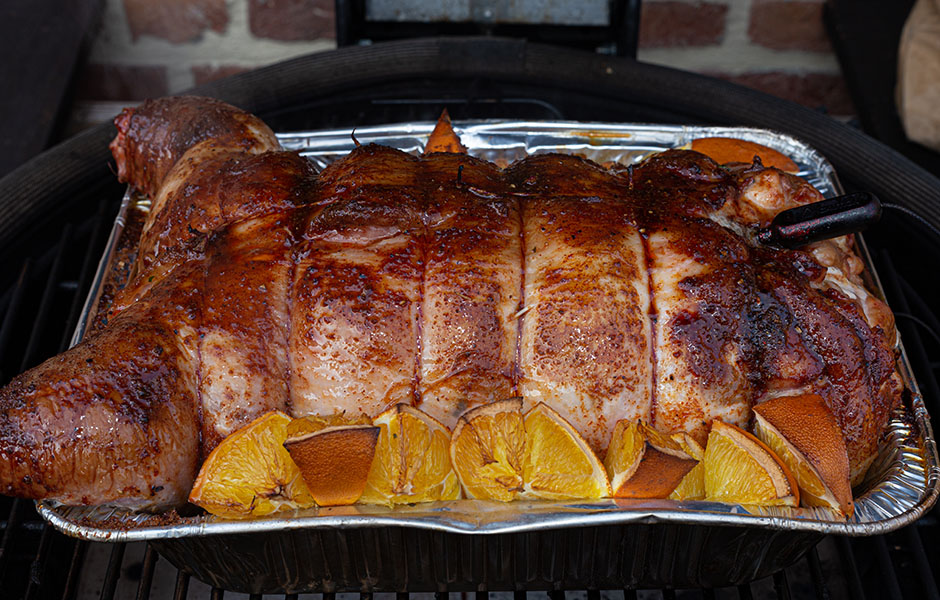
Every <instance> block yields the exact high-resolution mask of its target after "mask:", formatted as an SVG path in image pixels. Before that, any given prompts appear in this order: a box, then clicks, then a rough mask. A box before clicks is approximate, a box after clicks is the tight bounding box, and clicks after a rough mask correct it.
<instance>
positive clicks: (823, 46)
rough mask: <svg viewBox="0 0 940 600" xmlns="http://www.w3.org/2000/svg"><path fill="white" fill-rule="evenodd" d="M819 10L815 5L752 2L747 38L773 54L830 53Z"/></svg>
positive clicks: (765, 1) (809, 2)
mask: <svg viewBox="0 0 940 600" xmlns="http://www.w3.org/2000/svg"><path fill="white" fill-rule="evenodd" d="M822 7H823V5H822V3H821V2H814V1H790V2H782V1H771V0H755V2H754V4H753V5H752V6H751V18H750V22H749V23H748V36H749V37H750V38H751V41H752V42H753V43H755V44H760V45H761V46H766V47H767V48H773V49H774V50H811V51H814V52H831V51H832V48H831V47H830V45H829V38H828V37H827V36H826V30H825V28H824V26H823V21H822Z"/></svg>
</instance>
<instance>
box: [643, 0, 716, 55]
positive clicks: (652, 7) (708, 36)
mask: <svg viewBox="0 0 940 600" xmlns="http://www.w3.org/2000/svg"><path fill="white" fill-rule="evenodd" d="M727 14H728V6H727V5H725V4H713V3H704V2H696V3H688V2H644V3H643V5H642V6H641V8H640V47H641V48H665V47H676V46H680V47H681V46H708V45H713V44H720V43H721V41H722V39H723V37H724V33H725V19H726V16H727Z"/></svg>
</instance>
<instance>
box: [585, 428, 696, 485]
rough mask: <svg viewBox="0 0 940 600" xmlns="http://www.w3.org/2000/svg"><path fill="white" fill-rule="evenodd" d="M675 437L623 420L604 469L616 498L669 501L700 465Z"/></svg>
mask: <svg viewBox="0 0 940 600" xmlns="http://www.w3.org/2000/svg"><path fill="white" fill-rule="evenodd" d="M697 462H698V461H696V460H693V459H692V457H691V456H689V454H688V453H686V452H685V451H684V450H683V449H682V447H681V446H680V444H679V443H678V442H677V441H676V440H675V439H673V437H672V436H669V435H666V434H664V433H661V432H659V431H657V430H655V429H653V428H652V427H649V426H648V425H646V424H645V423H642V422H628V421H619V422H618V423H617V425H616V426H615V427H614V433H613V436H612V437H611V442H610V445H609V446H608V448H607V456H606V457H605V459H604V467H605V468H606V469H607V474H608V475H609V477H610V482H611V488H612V489H613V495H614V497H616V498H665V497H667V496H668V495H669V494H670V493H671V492H672V491H673V490H674V489H675V488H676V486H677V485H679V483H680V482H681V481H682V480H683V478H684V477H685V476H686V475H687V474H688V473H689V472H690V471H691V470H692V469H693V468H694V467H695V466H696V464H697Z"/></svg>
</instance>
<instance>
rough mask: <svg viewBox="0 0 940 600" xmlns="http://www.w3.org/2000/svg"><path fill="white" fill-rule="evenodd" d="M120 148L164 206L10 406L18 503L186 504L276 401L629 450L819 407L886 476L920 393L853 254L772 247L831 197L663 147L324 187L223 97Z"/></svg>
mask: <svg viewBox="0 0 940 600" xmlns="http://www.w3.org/2000/svg"><path fill="white" fill-rule="evenodd" d="M116 123H117V125H118V130H119V133H118V136H117V138H116V139H115V141H114V143H113V144H112V150H113V152H114V155H115V158H116V160H117V162H118V167H119V169H118V172H119V176H120V178H121V179H122V180H123V181H127V182H129V183H130V184H131V185H133V186H135V187H137V188H138V189H140V190H142V191H144V192H146V193H147V194H148V195H150V197H151V198H152V202H153V206H152V210H151V213H150V214H149V216H148V218H147V222H146V223H145V225H144V229H143V234H142V237H141V243H140V248H139V256H138V260H137V263H136V264H135V266H134V269H133V273H132V279H131V281H129V282H128V284H127V286H126V287H125V288H124V289H123V290H121V291H120V292H119V293H118V295H117V297H116V298H115V299H114V302H113V304H112V305H111V306H110V307H108V310H109V314H108V316H109V319H108V321H109V322H108V324H107V325H106V326H104V327H102V328H100V329H99V330H97V331H94V332H92V334H90V335H89V337H88V338H87V339H86V341H84V342H82V343H81V344H79V345H78V346H76V347H75V348H73V349H71V350H69V351H67V352H65V353H64V354H62V355H60V356H57V357H54V358H52V359H50V360H49V361H47V362H45V363H43V364H42V365H40V366H38V367H36V368H34V369H32V370H30V371H28V372H27V373H24V374H22V375H20V376H19V377H17V378H15V379H14V380H13V381H12V382H11V383H10V384H9V385H7V386H6V387H4V388H3V389H0V486H2V488H0V489H2V491H4V492H5V493H7V494H14V495H19V496H25V497H31V498H51V499H56V500H60V501H63V502H66V503H73V504H100V503H108V504H115V505H120V506H128V507H133V508H145V509H157V508H161V507H168V506H174V505H179V504H181V503H183V502H185V500H186V497H187V494H188V492H189V489H190V487H191V485H192V482H193V479H194V478H195V475H196V472H197V471H198V468H199V465H200V463H201V461H202V460H203V459H204V457H205V456H206V455H207V453H208V452H209V451H211V450H212V448H214V447H215V446H216V445H217V444H218V443H219V442H220V441H221V440H222V439H223V438H224V437H225V436H226V435H228V434H229V433H231V432H232V431H234V430H235V429H236V428H238V427H240V426H241V425H244V424H246V423H248V422H249V421H250V420H252V419H254V418H255V417H257V416H259V415H260V414H263V413H264V412H266V411H268V410H272V409H278V410H283V411H286V412H288V413H289V414H292V415H294V416H302V415H309V414H321V415H329V414H333V413H337V412H345V413H347V414H350V415H355V416H357V415H360V414H364V415H368V416H375V415H376V414H378V413H380V412H381V411H383V410H385V409H386V408H388V407H390V406H392V405H394V404H396V403H400V402H406V403H409V404H412V405H414V406H417V407H419V408H421V409H423V410H425V411H427V412H428V413H429V414H431V415H432V416H434V417H435V418H436V419H438V420H440V421H441V422H442V423H444V424H445V425H446V426H448V427H452V426H453V425H454V424H455V422H456V420H457V417H458V416H459V415H460V414H461V413H462V412H464V411H465V410H467V409H469V408H472V407H474V406H477V405H480V404H485V403H488V402H492V401H494V400H498V399H502V398H506V397H509V396H514V395H518V396H522V397H523V398H524V400H525V403H526V404H527V405H528V406H531V405H534V404H535V403H537V402H546V403H547V404H549V405H550V406H552V407H553V408H554V409H555V410H557V411H558V412H559V413H560V414H561V415H562V416H564V417H565V418H566V419H568V420H569V421H570V422H571V423H572V424H573V425H574V426H575V428H577V429H578V430H579V431H580V432H581V434H582V435H583V436H584V437H585V439H586V440H588V442H589V443H590V445H591V446H592V447H593V448H594V449H595V450H596V451H597V452H598V453H599V454H600V455H603V453H604V451H605V449H606V446H607V443H608V442H609V438H610V433H611V431H612V429H613V427H614V425H615V423H616V422H617V421H618V420H619V419H638V418H639V419H643V420H645V421H647V422H651V423H653V425H654V426H655V427H657V428H658V429H660V430H662V431H665V432H672V431H680V430H681V431H687V432H690V433H691V434H693V435H695V436H696V437H698V438H699V439H702V440H704V438H705V436H706V435H707V431H708V427H709V423H710V422H711V421H712V420H713V419H720V420H723V421H726V422H730V423H734V424H737V425H739V426H742V427H746V426H748V424H749V421H750V419H751V408H752V407H753V406H754V404H756V403H759V402H762V401H764V400H767V399H770V398H773V397H775V396H780V395H788V394H797V393H804V392H807V391H813V392H815V393H818V394H820V395H821V396H823V398H825V399H826V401H827V402H828V404H829V406H830V407H831V409H832V410H833V412H834V414H835V415H836V417H837V419H838V420H839V422H840V424H841V426H842V429H843V432H844V433H845V436H846V442H847V447H848V451H849V458H850V463H851V466H852V470H853V477H855V478H856V479H857V478H858V477H859V476H860V475H861V474H863V473H864V471H865V469H866V468H867V466H868V464H869V463H870V461H871V460H872V458H873V456H874V453H875V450H876V446H877V443H878V439H879V437H880V435H881V432H882V431H883V429H884V427H885V425H886V423H887V421H888V418H889V415H890V412H891V410H892V409H893V408H894V407H895V406H896V405H897V403H898V399H899V396H900V392H901V386H900V382H899V378H898V376H897V374H896V371H895V366H894V365H895V357H894V353H893V345H894V342H895V332H894V323H893V320H892V317H891V313H890V311H889V310H888V309H887V307H886V306H884V304H883V303H882V302H880V301H879V300H878V299H877V298H875V297H874V296H873V295H871V294H870V293H868V292H867V291H866V290H865V288H864V286H863V284H862V281H861V278H860V275H861V262H860V261H859V259H858V257H857V256H856V255H855V253H854V251H853V249H852V240H851V238H838V239H836V240H829V241H826V242H820V243H818V244H814V245H811V246H809V247H807V248H805V249H802V250H800V251H783V250H774V249H770V248H765V247H761V246H760V245H758V244H757V243H756V242H755V241H754V240H755V237H754V231H755V229H756V228H757V227H760V226H763V225H766V224H767V223H768V222H769V220H770V219H772V217H773V216H774V215H775V214H776V213H777V212H779V211H780V210H785V209H787V208H792V207H794V206H797V205H800V204H805V203H807V202H813V201H817V200H819V199H820V196H819V194H818V192H816V190H814V189H813V188H812V187H811V186H809V185H808V184H806V183H805V182H804V181H802V180H800V179H799V178H797V177H795V176H793V175H789V174H786V173H782V172H780V171H777V170H776V169H764V168H763V167H761V166H760V165H759V164H754V165H750V166H748V165H736V166H730V167H723V166H720V165H717V164H716V163H714V162H713V161H711V160H710V159H708V158H707V157H705V156H703V155H701V154H698V153H695V152H691V151H680V150H673V151H668V152H664V153H661V154H658V155H654V156H653V157H651V158H649V159H647V160H645V161H643V162H642V163H639V164H637V165H634V166H632V167H630V168H629V169H624V168H618V169H617V170H608V169H605V168H603V167H601V166H599V165H597V164H595V163H592V162H590V161H587V160H584V159H581V158H577V157H572V156H562V155H552V154H548V155H538V156H533V157H529V158H527V159H524V160H521V161H519V162H517V163H515V164H513V165H511V166H510V167H508V168H506V169H500V168H498V167H497V166H496V165H494V164H492V163H489V162H486V161H483V160H480V159H477V158H473V157H471V156H467V155H465V154H449V153H431V154H427V155H424V156H420V157H419V156H412V155H409V154H406V153H403V152H400V151H398V150H394V149H391V148H386V147H381V146H374V145H368V146H360V147H358V148H357V149H355V150H354V151H353V152H351V153H350V154H349V155H348V156H346V157H344V158H342V159H341V160H339V161H337V162H335V163H333V164H332V165H331V166H329V167H328V168H326V169H325V170H324V171H323V172H322V173H316V172H315V171H314V169H313V168H312V167H311V166H310V164H309V163H307V162H306V161H305V160H304V159H302V158H301V157H299V156H298V155H296V154H294V153H290V152H283V151H280V150H279V149H278V148H277V144H276V139H275V138H274V136H273V134H272V133H271V132H270V130H269V129H267V127H266V126H264V124H263V123H261V122H260V121H258V120H257V119H256V118H254V117H252V116H250V115H247V114H245V113H243V112H241V111H238V110H237V109H234V108H232V107H228V106H227V105H224V104H221V103H218V102H217V101H210V100H206V99H197V98H170V99H163V100H157V101H150V102H147V103H144V104H143V105H142V106H141V107H139V108H138V109H135V110H129V111H125V113H123V114H122V116H121V117H119V119H118V120H117V121H116Z"/></svg>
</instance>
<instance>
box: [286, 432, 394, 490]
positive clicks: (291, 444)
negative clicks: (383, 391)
mask: <svg viewBox="0 0 940 600" xmlns="http://www.w3.org/2000/svg"><path fill="white" fill-rule="evenodd" d="M288 429H289V428H288ZM379 431H380V429H379V428H378V427H373V426H372V425H340V426H333V427H326V428H323V429H320V430H319V431H312V432H309V433H303V434H301V435H299V436H296V437H289V438H287V441H285V442H284V447H285V448H286V449H287V451H288V452H289V453H290V457H291V458H292V459H294V462H295V463H296V464H297V467H298V468H299V469H300V473H301V475H303V478H304V482H305V483H306V484H307V489H309V490H310V495H311V496H313V499H314V500H315V501H316V503H317V504H318V505H320V506H342V505H346V504H353V503H355V502H356V500H358V499H359V497H360V496H362V492H363V490H365V488H366V481H367V479H368V477H369V470H370V469H371V467H372V459H373V458H374V456H375V446H376V442H377V441H378V439H379Z"/></svg>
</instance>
